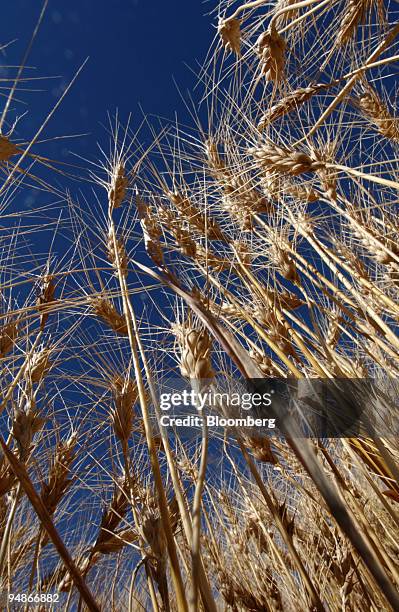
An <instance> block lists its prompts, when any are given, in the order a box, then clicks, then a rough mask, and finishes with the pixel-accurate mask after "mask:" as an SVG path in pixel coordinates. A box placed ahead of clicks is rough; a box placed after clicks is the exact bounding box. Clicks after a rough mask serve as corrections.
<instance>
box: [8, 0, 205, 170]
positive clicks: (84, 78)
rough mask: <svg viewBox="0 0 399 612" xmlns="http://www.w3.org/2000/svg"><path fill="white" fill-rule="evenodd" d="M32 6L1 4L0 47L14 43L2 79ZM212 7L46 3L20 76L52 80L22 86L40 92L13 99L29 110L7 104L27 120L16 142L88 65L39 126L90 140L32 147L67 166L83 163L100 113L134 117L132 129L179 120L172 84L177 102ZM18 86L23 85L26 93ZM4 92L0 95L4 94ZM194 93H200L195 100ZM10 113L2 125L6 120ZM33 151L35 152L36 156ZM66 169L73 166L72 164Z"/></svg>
mask: <svg viewBox="0 0 399 612" xmlns="http://www.w3.org/2000/svg"><path fill="white" fill-rule="evenodd" d="M42 4H43V3H42V1H41V0H3V2H2V9H1V13H2V15H1V21H0V44H4V43H6V42H8V41H11V40H13V39H17V41H16V42H15V43H13V44H12V45H11V46H9V47H8V48H7V49H6V50H5V51H3V52H0V78H1V77H3V78H4V77H7V76H8V77H10V76H12V75H14V74H15V70H12V69H7V68H6V66H7V65H10V64H14V65H18V64H19V62H20V61H21V59H22V57H23V54H24V50H25V47H26V45H27V43H28V41H29V38H30V35H31V33H32V31H33V27H34V24H35V23H36V20H37V17H38V15H39V13H40V10H41V7H42ZM212 8H213V7H212V6H211V5H210V3H209V2H205V3H204V2H202V1H201V0H188V1H185V0H168V2H164V1H163V0H153V1H149V0H112V1H106V0H100V1H99V0H50V2H49V5H48V8H47V12H46V15H45V18H44V21H43V24H42V26H41V28H40V31H39V34H38V37H37V39H36V41H35V43H34V46H33V49H32V53H31V55H30V58H29V60H28V65H29V66H33V67H35V70H27V71H26V72H25V73H24V74H25V75H26V76H28V75H34V76H44V75H45V76H60V78H56V79H54V80H44V81H39V82H36V83H31V84H30V85H29V88H40V89H43V90H44V91H42V92H39V93H37V92H35V93H33V92H29V93H27V92H19V94H18V95H17V97H18V98H20V99H22V100H23V101H24V102H26V103H28V106H24V105H22V104H19V105H16V104H14V105H13V109H14V112H17V113H19V114H21V113H22V112H24V111H26V110H28V112H29V114H28V116H27V117H26V118H24V119H23V122H21V124H20V125H19V127H18V134H17V135H18V137H21V138H24V139H28V138H29V136H32V135H33V134H34V133H35V131H36V129H37V127H38V126H39V125H40V122H41V121H42V120H43V119H44V117H45V116H46V114H47V112H48V110H50V108H51V106H52V105H53V104H54V102H55V101H56V99H57V98H58V96H59V95H60V93H61V91H62V87H63V86H65V84H66V83H67V82H68V81H69V80H70V79H71V77H72V76H73V74H74V73H75V71H76V69H77V68H78V67H79V66H80V64H81V63H82V62H83V61H84V60H85V58H86V57H87V56H89V57H90V59H89V62H88V64H87V65H86V67H85V68H84V70H83V72H82V73H81V75H80V76H79V79H78V81H77V83H76V84H75V85H74V87H73V90H72V91H71V92H70V93H69V94H68V96H67V98H66V99H65V101H64V102H63V104H62V108H61V109H60V110H59V111H57V114H56V115H55V116H54V118H53V119H52V120H51V123H50V124H49V126H48V127H47V128H46V131H45V135H46V137H51V136H56V135H57V136H58V135H67V134H77V133H83V132H90V133H91V136H90V137H85V138H82V139H79V140H74V141H65V142H63V141H61V145H62V146H61V145H60V142H58V144H57V149H55V145H51V144H50V145H49V146H46V148H45V149H44V148H43V149H42V148H41V149H40V153H43V154H52V155H54V156H56V157H57V158H58V159H63V160H64V161H66V159H65V156H66V155H67V152H68V151H69V150H71V149H73V151H74V152H77V153H80V154H83V155H85V156H86V155H88V156H90V157H91V154H92V153H94V152H95V151H96V140H97V137H100V138H101V136H103V135H104V133H103V131H102V130H101V128H100V123H103V124H106V123H107V115H106V113H107V111H110V112H111V113H113V112H114V111H115V109H116V108H118V109H119V115H120V117H121V120H122V121H123V120H124V119H125V118H127V116H128V114H129V113H130V112H133V115H134V119H133V123H134V124H136V125H137V124H139V122H140V119H141V116H142V112H141V110H140V108H139V105H141V107H142V109H143V111H144V112H145V113H146V114H150V115H151V114H153V115H161V116H163V117H168V118H171V119H173V116H174V113H175V111H177V112H178V114H179V117H180V119H182V120H183V121H184V120H185V119H187V118H188V115H187V113H186V111H185V108H184V104H183V102H182V100H181V97H180V94H179V91H178V89H177V87H176V85H175V84H174V82H173V79H175V80H176V82H177V84H178V86H179V88H180V90H181V91H182V92H183V93H184V95H185V96H187V95H188V92H189V91H192V90H193V88H194V86H195V84H196V77H195V75H194V74H193V72H192V71H191V70H190V69H189V68H188V67H187V65H185V62H187V63H188V64H189V66H190V67H191V68H193V69H194V70H195V71H196V72H198V69H199V68H198V65H199V64H198V62H201V61H202V60H203V59H204V58H205V56H206V52H207V49H208V48H209V45H210V43H211V40H212V38H213V36H214V34H215V29H214V27H213V25H212V21H213V20H212V18H211V17H210V16H209V15H207V12H208V11H209V10H211V9H212ZM25 87H26V85H25ZM3 91H4V90H3ZM198 95H199V92H198ZM13 116H14V115H13V114H10V115H9V120H10V121H11V120H12V118H13ZM37 152H39V151H37ZM71 161H73V160H71Z"/></svg>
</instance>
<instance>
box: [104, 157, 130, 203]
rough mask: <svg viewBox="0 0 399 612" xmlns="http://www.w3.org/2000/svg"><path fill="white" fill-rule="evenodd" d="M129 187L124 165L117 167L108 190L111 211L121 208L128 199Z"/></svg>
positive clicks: (120, 164)
mask: <svg viewBox="0 0 399 612" xmlns="http://www.w3.org/2000/svg"><path fill="white" fill-rule="evenodd" d="M128 186H129V179H128V177H127V176H126V170H125V166H124V164H123V163H119V164H117V165H116V166H115V168H114V169H113V172H112V176H111V181H110V185H109V188H108V205H109V209H110V211H112V210H114V209H115V208H119V207H120V206H121V205H122V204H123V201H124V199H125V197H126V190H127V188H128Z"/></svg>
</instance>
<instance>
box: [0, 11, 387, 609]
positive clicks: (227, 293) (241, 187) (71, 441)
mask: <svg viewBox="0 0 399 612" xmlns="http://www.w3.org/2000/svg"><path fill="white" fill-rule="evenodd" d="M45 4H46V3H45ZM209 4H210V5H212V6H207V7H206V8H207V10H208V11H210V12H209V15H208V19H209V28H210V29H211V28H213V31H214V32H215V36H214V40H213V43H212V45H211V47H210V49H209V52H208V54H207V56H206V58H204V60H203V63H202V65H201V67H200V69H198V74H197V81H198V87H199V88H200V91H201V109H202V110H201V112H199V111H198V109H197V108H196V107H195V106H193V108H192V109H191V117H192V123H191V125H187V124H181V123H179V122H178V121H173V122H171V123H167V122H166V121H165V122H164V123H163V124H162V123H161V127H160V123H159V122H151V120H150V119H145V121H144V122H143V127H141V128H140V129H138V130H136V129H135V128H134V127H133V123H132V120H131V119H129V118H125V119H124V118H122V117H120V116H119V115H118V114H110V115H109V116H108V123H107V126H106V130H104V131H103V132H102V133H99V134H98V135H94V136H93V137H98V141H99V142H100V143H101V144H100V147H99V154H98V157H97V158H96V159H86V160H82V159H79V160H78V163H77V164H76V165H73V164H71V165H70V166H69V165H68V164H61V163H59V162H58V161H57V160H56V159H50V158H49V157H46V154H45V150H44V149H45V137H46V126H47V123H48V121H49V119H50V118H51V116H52V114H53V113H54V112H55V111H57V112H60V113H62V103H63V101H64V98H65V97H66V96H67V95H68V93H69V91H70V89H71V88H76V87H77V88H78V87H79V80H78V79H77V77H78V76H79V75H80V70H79V71H78V72H77V74H76V75H75V77H74V78H73V79H72V80H71V82H70V84H69V85H68V86H67V87H66V88H65V90H64V91H63V93H62V95H61V97H60V98H59V99H58V101H57V102H56V103H55V105H54V106H53V108H52V110H51V111H50V113H49V114H48V116H47V117H46V119H45V120H44V121H41V122H40V123H39V124H38V127H37V130H36V132H35V134H34V136H33V137H30V138H29V139H28V140H27V139H26V138H25V139H24V137H23V134H22V127H20V126H18V125H17V121H15V122H12V121H11V120H10V116H11V110H12V108H13V105H14V103H15V99H16V98H17V97H18V92H19V89H20V87H21V86H22V85H26V84H29V78H28V77H27V76H26V70H25V67H26V65H27V59H28V58H27V57H25V58H23V59H22V60H21V64H20V66H19V67H17V69H15V70H14V73H13V78H12V79H4V80H3V83H2V96H1V98H0V111H1V114H0V117H1V118H0V172H1V178H0V205H1V208H2V217H1V221H2V223H1V230H2V233H1V243H0V244H1V286H0V297H1V321H0V358H1V397H0V406H1V415H0V418H1V438H0V445H1V454H0V602H1V609H4V610H38V611H42V610H57V609H62V610H65V611H75V610H76V611H79V610H104V611H115V612H119V611H128V612H132V611H136V610H137V611H139V610H144V611H147V610H149V611H150V610H154V611H156V612H162V611H165V612H169V611H178V612H186V611H187V612H188V611H189V612H195V611H197V610H199V611H201V610H203V611H205V612H216V611H219V610H220V611H224V610H226V611H232V612H263V611H264V612H277V611H283V612H298V611H300V612H302V611H304V612H305V611H309V610H312V611H316V610H317V611H325V612H327V611H331V612H336V611H341V610H342V611H348V612H358V611H359V612H360V611H362V612H363V611H366V610H367V611H370V612H377V611H380V610H384V611H385V610H387V611H390V610H394V611H397V610H399V590H398V589H399V563H398V561H399V545H398V542H399V505H398V504H399V444H398V439H399V414H398V406H397V395H398V382H397V377H398V372H399V336H398V315H399V301H398V296H399V231H398V223H397V214H398V201H399V200H398V190H399V173H398V153H399V146H398V145H399V124H398V117H399V111H398V108H397V81H396V74H397V65H398V64H397V62H398V60H399V50H398V40H399V38H398V35H399V22H398V9H397V6H396V5H395V2H383V0H302V1H299V2H295V1H294V0H277V1H276V0H273V2H266V1H265V0H254V1H248V2H246V3H243V2H242V1H241V2H236V1H233V0H222V1H221V2H220V3H218V2H216V1H215V2H212V3H209ZM204 12H205V9H204ZM32 31H33V32H34V34H33V36H36V33H35V30H34V24H32ZM39 41H40V37H39ZM1 43H2V41H0V45H1ZM1 80H2V79H1V78H0V81H1ZM117 102H118V101H117V100H115V104H117ZM144 110H145V109H144ZM106 111H107V109H104V113H106ZM203 117H205V120H204V119H203ZM144 132H145V135H144ZM43 142H44V145H43ZM39 144H40V147H39V146H38V145H39ZM71 176H73V179H74V180H73V182H72V183H70V181H69V179H70V177H71ZM71 185H72V186H71ZM32 188H33V189H35V190H36V191H37V193H38V194H39V195H40V198H39V202H41V203H40V204H37V205H36V206H35V207H33V208H32V209H27V208H26V207H25V206H24V194H25V193H26V191H27V190H28V189H32ZM61 213H62V214H61ZM254 380H257V381H262V385H267V384H268V383H272V382H273V381H279V384H280V383H281V384H282V385H283V386H284V388H285V387H287V388H290V389H291V388H294V387H295V388H296V389H299V388H300V387H301V385H302V387H301V388H303V389H307V390H308V391H309V390H312V389H313V388H319V387H317V384H322V385H323V384H327V383H328V385H330V386H329V387H328V388H329V389H330V388H331V389H332V390H333V391H332V392H333V396H334V398H336V401H335V408H334V410H336V413H334V414H333V415H331V414H329V413H328V411H327V414H324V416H325V417H326V418H327V420H328V419H330V421H329V422H331V419H332V421H333V425H334V427H335V429H334V431H333V432H331V431H330V430H329V429H323V428H321V430H320V429H318V430H317V432H316V433H314V430H311V431H310V434H309V433H307V434H306V435H305V434H303V432H301V430H300V429H299V425H298V419H297V417H295V415H291V413H288V412H287V413H285V412H284V413H283V406H282V404H281V402H280V403H279V402H274V401H273V402H272V403H271V409H270V410H271V412H270V413H268V414H269V416H270V417H272V419H274V421H275V423H276V425H277V428H276V429H275V431H273V432H272V434H271V435H265V433H264V431H262V430H261V428H260V429H256V428H255V429H247V428H245V427H236V426H229V427H222V428H217V429H214V428H212V427H209V426H207V420H206V419H205V418H203V419H202V421H201V423H200V425H199V426H198V427H196V428H194V429H193V430H192V431H187V429H185V430H180V429H179V428H178V427H174V426H172V425H170V424H169V423H166V422H165V420H164V418H163V417H164V416H165V410H164V408H165V407H164V406H163V405H162V404H161V402H160V390H162V389H164V388H166V387H165V385H168V384H169V383H170V381H172V383H173V382H176V381H180V383H179V384H183V385H185V387H186V388H187V389H189V390H191V391H193V392H195V393H197V397H199V394H200V393H201V392H202V393H205V392H209V393H217V392H218V391H219V392H220V391H221V389H222V388H223V392H224V395H223V398H224V399H221V400H220V401H218V403H217V404H216V405H215V406H214V407H213V408H214V413H215V412H216V414H217V415H219V416H220V417H225V418H228V417H229V416H231V414H230V412H229V409H228V407H227V406H226V401H227V403H228V400H229V398H231V396H232V394H233V393H235V392H236V391H237V390H238V389H241V386H242V384H244V385H245V384H246V381H247V382H248V381H249V382H250V381H252V382H253V381H254ZM176 384H177V383H176ZM240 385H241V386H240ZM313 385H316V387H314V386H313ZM262 388H263V387H262ZM323 388H324V387H323ZM220 396H221V397H222V394H220ZM312 397H313V396H312ZM312 397H310V396H309V395H306V393H305V394H304V395H303V396H302V400H301V401H302V403H301V406H302V407H304V410H305V415H306V417H308V416H309V415H310V414H317V411H318V409H319V408H318V406H319V404H317V406H316V407H315V400H314V399H312ZM226 398H227V400H226ZM312 402H313V403H312ZM316 403H317V402H316ZM293 405H294V407H296V408H298V406H299V404H298V403H294V404H293ZM208 410H210V407H209V405H208V404H205V405H204V407H203V408H202V407H200V406H198V405H194V411H197V412H201V414H205V413H207V412H208ZM331 410H332V408H331ZM350 410H353V411H354V415H355V417H354V422H355V425H356V427H354V429H353V430H352V429H351V428H349V429H348V428H347V426H346V425H345V426H344V424H343V423H344V422H345V417H346V416H347V414H348V411H350ZM297 416H298V415H297ZM352 425H353V422H352Z"/></svg>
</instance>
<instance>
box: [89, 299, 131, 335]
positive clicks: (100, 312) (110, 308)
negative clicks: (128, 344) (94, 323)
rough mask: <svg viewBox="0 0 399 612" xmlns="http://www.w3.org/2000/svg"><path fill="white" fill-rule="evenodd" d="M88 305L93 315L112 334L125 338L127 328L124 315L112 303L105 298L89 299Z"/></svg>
mask: <svg viewBox="0 0 399 612" xmlns="http://www.w3.org/2000/svg"><path fill="white" fill-rule="evenodd" d="M89 301H90V305H91V308H92V310H93V312H94V314H95V315H96V316H97V317H98V318H100V319H101V320H102V321H104V323H106V324H107V325H108V327H110V328H111V329H112V330H113V331H114V332H116V333H117V334H121V335H123V336H127V334H128V328H127V324H126V319H125V317H124V315H122V314H120V313H119V312H118V311H117V310H116V308H115V306H114V305H113V303H112V302H111V301H110V300H109V299H108V298H105V297H101V296H97V297H93V298H90V300H89Z"/></svg>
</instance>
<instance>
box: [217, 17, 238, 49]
mask: <svg viewBox="0 0 399 612" xmlns="http://www.w3.org/2000/svg"><path fill="white" fill-rule="evenodd" d="M240 25H241V22H240V20H239V19H220V20H219V24H218V34H219V36H220V38H221V41H222V44H223V47H224V48H225V49H226V50H227V51H230V52H231V53H234V54H235V55H237V56H239V55H240V54H241V32H240Z"/></svg>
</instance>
